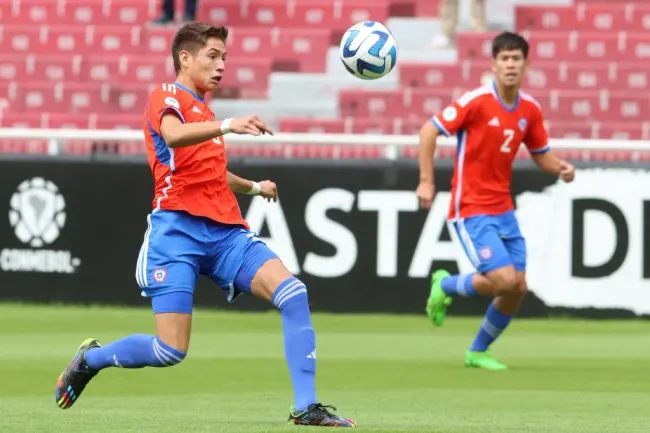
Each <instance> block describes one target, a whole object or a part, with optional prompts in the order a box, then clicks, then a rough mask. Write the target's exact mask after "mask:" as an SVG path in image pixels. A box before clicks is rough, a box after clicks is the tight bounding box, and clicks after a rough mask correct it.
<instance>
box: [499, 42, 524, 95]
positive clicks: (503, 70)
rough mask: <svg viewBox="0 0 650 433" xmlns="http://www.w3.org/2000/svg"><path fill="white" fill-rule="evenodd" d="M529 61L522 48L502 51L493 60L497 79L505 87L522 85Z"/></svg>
mask: <svg viewBox="0 0 650 433" xmlns="http://www.w3.org/2000/svg"><path fill="white" fill-rule="evenodd" d="M527 65H528V61H527V60H526V59H525V58H524V53H523V52H522V51H521V50H511V51H501V52H500V53H499V54H497V56H496V58H495V59H494V60H493V61H492V70H493V71H494V73H495V75H496V79H497V81H498V82H499V84H501V85H502V86H504V87H517V88H519V87H520V86H521V82H522V80H523V79H524V73H525V72H526V66H527Z"/></svg>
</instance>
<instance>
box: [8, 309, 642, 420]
mask: <svg viewBox="0 0 650 433" xmlns="http://www.w3.org/2000/svg"><path fill="white" fill-rule="evenodd" d="M479 322H480V318H472V319H465V318H463V319H458V318H453V317H452V318H450V319H448V321H447V323H446V324H445V327H444V328H442V329H434V328H432V327H431V326H430V324H429V323H428V322H427V320H426V318H425V317H424V316H421V317H397V316H341V315H337V316H334V315H322V314H317V315H315V316H314V326H315V328H316V330H317V342H318V379H317V386H318V395H319V398H320V399H321V400H322V402H323V403H326V404H335V405H336V406H337V407H338V408H339V413H340V414H342V415H344V416H349V417H352V418H354V419H355V420H356V421H357V422H358V423H359V426H360V428H361V431H366V432H441V433H442V432H444V433H447V432H449V433H451V432H454V433H460V432H473V433H474V432H480V433H485V432H487V433H492V432H494V433H527V432H542V433H562V432H585V433H597V432H612V433H614V432H616V433H621V432H625V433H631V432H647V431H648V425H650V410H648V408H649V407H650V372H649V371H648V367H650V323H649V322H637V321H626V322H613V321H611V322H604V321H603V322H584V321H570V320H549V321H529V320H519V321H517V320H515V321H514V322H513V325H512V326H511V328H510V329H509V330H508V332H507V334H505V335H504V337H503V338H502V340H501V341H499V342H498V343H497V344H496V345H495V347H494V353H495V355H497V356H498V357H499V359H501V360H503V361H504V362H506V363H508V364H509V365H510V367H511V371H509V372H505V373H503V372H486V371H477V370H467V369H465V368H464V367H463V366H462V359H463V353H464V350H465V349H466V347H467V346H468V344H469V343H470V341H471V339H472V338H473V336H474V333H475V331H476V328H477V326H478V325H479ZM151 329H152V316H151V313H150V311H148V310H138V309H114V308H72V307H31V306H30V307H27V306H18V305H3V306H0V385H1V386H0V431H2V432H11V433H18V432H30V433H35V432H48V433H52V432H66V433H72V432H84V433H86V432H91V433H102V432H111V433H116V432H117V433H121V432H174V433H179V432H180V433H185V432H187V433H191V432H229V433H237V432H267V431H268V432H281V431H287V432H296V431H304V430H308V431H312V430H314V428H305V427H302V428H301V427H292V426H287V424H285V420H286V416H287V414H288V407H289V405H290V404H291V400H292V393H291V388H290V384H289V375H288V372H287V369H286V365H285V363H284V358H283V347H282V333H281V331H280V320H279V315H278V314H276V313H267V314H240V313H224V312H210V311H205V310H199V311H197V312H196V314H195V321H194V334H193V339H192V344H191V348H190V353H189V356H188V358H187V359H186V360H185V361H184V362H183V363H182V364H181V365H179V366H176V367H173V368H170V369H152V368H148V369H140V370H122V369H114V368H112V369H108V370H105V371H103V372H101V373H100V374H99V375H98V376H97V377H96V378H95V379H94V380H93V382H92V383H91V384H90V385H89V386H88V388H87V389H86V391H85V392H84V395H83V397H82V398H81V399H80V401H79V402H78V403H77V404H76V405H75V406H74V407H73V408H72V409H70V410H66V411H63V410H61V409H59V408H58V407H57V406H56V404H55V402H54V384H55V381H56V378H57V376H58V375H59V373H60V372H61V370H62V369H63V368H64V367H65V365H66V364H67V362H68V361H69V360H70V358H71V356H72V354H73V352H74V351H75V349H76V347H77V346H78V344H79V343H80V342H81V341H82V340H83V339H84V338H86V337H88V336H93V337H96V338H99V339H100V340H101V341H102V342H105V343H107V342H110V341H111V340H113V339H115V338H119V337H122V336H125V335H128V334H132V333H135V332H145V333H150V332H151Z"/></svg>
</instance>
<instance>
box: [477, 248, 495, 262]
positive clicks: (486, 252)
mask: <svg viewBox="0 0 650 433" xmlns="http://www.w3.org/2000/svg"><path fill="white" fill-rule="evenodd" d="M478 254H479V256H481V258H482V259H483V260H490V259H491V258H492V248H490V247H488V246H485V247H483V248H481V249H480V250H478Z"/></svg>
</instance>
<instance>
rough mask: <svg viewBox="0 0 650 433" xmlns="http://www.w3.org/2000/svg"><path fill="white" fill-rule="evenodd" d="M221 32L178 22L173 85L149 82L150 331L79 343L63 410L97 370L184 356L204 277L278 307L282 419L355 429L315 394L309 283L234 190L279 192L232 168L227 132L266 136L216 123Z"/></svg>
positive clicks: (145, 289) (146, 284)
mask: <svg viewBox="0 0 650 433" xmlns="http://www.w3.org/2000/svg"><path fill="white" fill-rule="evenodd" d="M227 37H228V31H227V29H226V28H225V27H215V26H212V25H208V24H202V23H189V24H187V25H185V26H184V27H182V28H181V29H180V30H179V31H178V33H177V34H176V36H175V37H174V40H173V43H172V55H173V59H174V66H175V69H176V73H177V79H176V82H175V83H173V84H162V85H159V86H157V87H156V88H155V89H154V90H153V91H152V92H151V94H150V96H149V102H148V105H147V107H146V109H145V111H144V116H143V128H144V134H145V138H146V144H147V154H148V160H149V165H150V167H151V170H152V173H153V177H154V181H155V196H154V199H153V212H152V213H151V214H150V215H149V216H148V217H147V230H146V232H145V235H144V242H143V245H142V248H141V250H140V255H139V257H138V261H137V269H136V280H137V283H138V285H139V286H140V287H141V288H142V294H143V295H144V296H146V297H150V298H151V303H152V307H153V313H154V315H155V325H156V335H155V336H153V335H142V334H135V335H131V336H128V337H126V338H123V339H121V340H117V341H115V342H113V343H111V344H108V345H106V346H102V345H100V343H99V342H98V341H97V340H95V339H92V338H90V339H87V340H85V341H84V342H83V343H82V344H81V346H80V347H79V349H78V350H77V352H76V354H75V355H74V358H73V359H72V361H71V362H70V364H69V365H68V367H67V368H66V369H65V370H64V371H63V373H62V374H61V376H60V377H59V379H58V381H57V385H56V402H57V404H58V406H59V407H61V408H63V409H67V408H70V407H71V406H72V405H73V404H74V403H75V402H76V401H77V400H78V399H79V397H80V395H81V393H82V391H83V390H84V388H85V387H86V385H87V384H88V382H89V381H90V380H91V379H92V378H93V377H94V376H95V375H96V374H97V373H98V372H99V371H101V370H102V369H104V368H108V367H122V368H142V367H170V366H173V365H176V364H178V363H180V362H181V361H182V360H183V359H184V358H185V356H186V354H187V351H188V347H189V343H190V329H191V324H192V307H193V292H194V288H195V283H196V280H197V277H198V275H199V274H202V275H206V276H208V277H209V278H210V279H212V280H213V281H214V282H215V283H216V284H218V285H219V286H220V287H222V288H223V289H225V292H226V294H227V297H228V301H229V302H233V301H234V300H235V298H237V297H238V296H239V295H240V294H242V293H250V294H253V295H255V296H258V297H260V298H262V299H265V300H267V301H269V302H271V303H272V304H273V305H274V306H275V307H276V308H277V309H278V310H279V311H280V315H281V318H282V327H283V330H284V344H285V356H286V360H287V364H288V367H289V371H290V375H291V381H292V383H293V388H294V397H295V401H294V405H293V406H292V407H291V410H290V415H289V422H290V423H293V424H299V425H314V426H333V427H355V426H356V424H355V423H354V422H353V421H351V420H349V419H346V418H342V417H339V416H337V415H335V414H334V413H332V412H331V411H330V410H329V408H330V407H331V406H325V405H322V404H320V403H319V402H318V400H317V399H316V391H315V384H314V379H315V370H316V343H315V333H314V329H313V328H312V322H311V315H310V309H309V304H308V297H307V289H306V288H305V285H304V284H303V283H302V282H301V281H300V280H299V279H298V278H296V277H294V276H293V275H291V273H289V271H288V270H287V269H286V267H285V266H284V265H283V263H282V262H281V261H280V260H279V258H278V257H277V256H276V255H275V254H274V253H273V252H272V251H271V250H270V249H269V248H268V247H267V246H266V244H264V243H263V242H262V241H261V240H260V238H259V237H257V235H256V234H255V233H253V232H251V231H250V230H249V226H248V224H247V223H246V221H244V219H243V218H242V215H241V211H240V209H239V206H238V203H237V200H236V198H235V195H234V194H233V192H239V193H245V194H252V195H260V196H262V197H264V198H266V199H270V200H276V199H277V189H276V186H275V184H274V183H273V182H271V181H263V182H259V183H258V182H252V181H250V180H245V179H242V178H240V177H237V176H235V175H234V174H232V173H230V172H229V171H228V169H227V161H226V152H225V149H224V146H225V144H224V139H223V136H224V135H226V134H228V133H235V134H250V135H260V134H265V133H272V131H271V130H270V129H269V128H268V127H267V126H266V124H265V123H264V122H263V121H262V120H261V119H259V118H258V117H256V116H250V117H246V118H237V119H225V120H223V121H218V120H215V116H214V114H213V113H212V112H211V111H210V108H209V107H208V105H207V104H206V103H205V100H204V97H205V94H206V93H208V92H210V91H213V90H215V89H216V88H217V86H218V85H219V82H220V81H221V79H222V77H223V74H224V69H225V60H226V47H225V43H226V39H227Z"/></svg>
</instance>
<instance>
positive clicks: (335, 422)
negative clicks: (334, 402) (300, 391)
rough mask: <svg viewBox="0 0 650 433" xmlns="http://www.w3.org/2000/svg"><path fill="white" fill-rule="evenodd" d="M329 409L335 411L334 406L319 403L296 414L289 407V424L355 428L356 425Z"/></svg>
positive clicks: (293, 409) (292, 408)
mask: <svg viewBox="0 0 650 433" xmlns="http://www.w3.org/2000/svg"><path fill="white" fill-rule="evenodd" d="M329 409H332V410H336V408H335V407H334V406H324V405H322V404H320V403H314V404H310V405H309V407H307V410H303V411H300V412H297V411H296V410H295V408H294V407H293V406H291V412H290V413H289V424H295V425H313V426H318V427H356V426H357V423H355V422H354V421H352V420H351V419H348V418H342V417H340V416H338V415H335V414H333V413H332V412H330V411H329Z"/></svg>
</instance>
